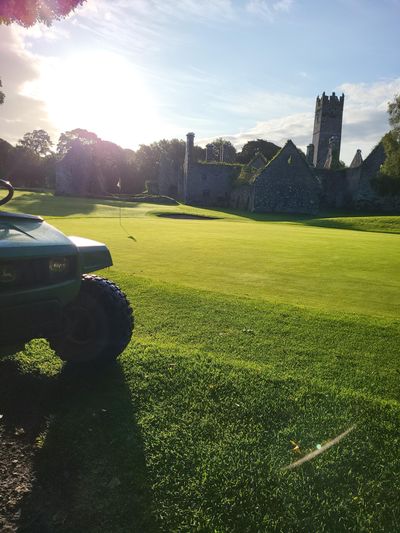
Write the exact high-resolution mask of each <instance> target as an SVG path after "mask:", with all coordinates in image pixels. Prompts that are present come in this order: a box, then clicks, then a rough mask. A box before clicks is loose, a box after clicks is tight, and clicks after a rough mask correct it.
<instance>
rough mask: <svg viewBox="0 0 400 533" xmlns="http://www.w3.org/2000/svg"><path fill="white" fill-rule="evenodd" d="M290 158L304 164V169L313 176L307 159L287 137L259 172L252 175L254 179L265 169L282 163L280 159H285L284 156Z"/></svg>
mask: <svg viewBox="0 0 400 533" xmlns="http://www.w3.org/2000/svg"><path fill="white" fill-rule="evenodd" d="M286 157H287V158H288V160H289V158H291V157H294V158H295V160H296V161H297V163H298V164H300V165H302V166H304V169H305V170H306V171H307V172H308V173H309V174H310V175H311V176H313V177H314V173H313V171H312V169H311V167H310V165H309V164H308V163H307V160H306V158H305V156H304V155H303V154H302V153H301V152H300V150H299V149H298V148H297V146H296V145H295V144H294V142H293V141H292V140H291V139H289V140H287V141H286V144H285V146H283V148H281V149H280V150H279V152H278V153H277V154H276V155H275V157H273V158H272V159H271V161H269V163H268V164H267V165H266V166H265V167H264V168H262V169H260V172H257V174H256V175H255V176H254V180H253V181H256V180H257V178H258V177H259V176H260V175H261V174H262V173H264V172H265V171H266V170H267V169H268V170H270V169H274V168H275V167H278V166H280V165H281V164H282V161H284V160H285V158H286Z"/></svg>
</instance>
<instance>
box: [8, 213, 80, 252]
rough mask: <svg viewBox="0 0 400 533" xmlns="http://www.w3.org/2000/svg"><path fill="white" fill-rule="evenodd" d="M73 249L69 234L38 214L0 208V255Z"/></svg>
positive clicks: (74, 250)
mask: <svg viewBox="0 0 400 533" xmlns="http://www.w3.org/2000/svg"><path fill="white" fill-rule="evenodd" d="M76 253H77V250H76V247H75V245H74V244H73V243H72V242H71V241H70V240H69V239H68V237H66V236H65V235H64V234H63V233H61V232H60V231H58V230H57V229H56V228H54V227H53V226H51V225H50V224H47V223H46V222H44V221H43V220H42V219H41V218H40V217H35V216H32V215H15V214H13V213H4V212H0V259H16V258H23V257H35V256H41V257H43V256H46V255H49V256H52V255H58V254H62V255H64V254H76Z"/></svg>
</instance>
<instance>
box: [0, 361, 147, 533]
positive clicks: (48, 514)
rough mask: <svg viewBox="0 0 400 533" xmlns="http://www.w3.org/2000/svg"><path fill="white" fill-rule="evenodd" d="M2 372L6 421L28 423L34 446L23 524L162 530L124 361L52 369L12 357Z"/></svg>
mask: <svg viewBox="0 0 400 533" xmlns="http://www.w3.org/2000/svg"><path fill="white" fill-rule="evenodd" d="M0 374H1V376H2V377H1V380H0V384H1V385H4V384H5V385H6V386H5V388H4V389H3V387H1V392H0V406H1V412H2V413H3V416H4V427H5V428H6V431H7V433H8V435H10V438H11V437H13V435H14V434H15V431H16V430H17V431H18V432H21V430H22V431H23V439H24V442H25V445H27V446H28V448H29V450H30V460H31V466H30V472H31V474H30V475H31V486H30V490H29V492H28V491H26V494H25V496H24V497H23V499H22V501H20V502H19V504H18V507H19V509H18V512H17V514H16V515H15V516H16V517H17V521H16V522H17V525H18V531H24V532H30V533H31V532H41V533H43V532H44V533H45V532H56V531H57V532H64V531H65V532H66V531H88V532H89V531H115V532H118V531H133V532H134V531H140V532H142V531H143V532H146V531H151V532H153V531H157V527H156V525H155V523H154V521H153V518H152V502H151V495H150V489H149V482H148V479H147V473H146V462H145V455H144V450H143V442H142V437H141V432H140V429H139V427H138V425H137V423H136V418H135V409H134V407H133V405H132V399H131V396H130V392H129V389H128V387H127V385H126V383H125V378H124V374H123V372H122V370H121V368H120V366H119V365H117V364H116V365H115V366H112V367H109V368H107V369H102V370H99V371H93V370H89V369H85V370H83V371H73V370H71V369H69V368H68V367H67V366H64V367H63V369H62V371H61V373H60V374H58V375H57V376H54V377H46V376H43V375H41V374H25V373H23V372H22V371H21V370H20V369H19V368H18V365H17V364H16V363H15V362H14V361H12V360H9V361H4V362H3V363H1V365H0ZM29 450H27V451H29ZM10 469H11V471H12V469H13V466H12V465H11V466H10ZM10 473H11V475H12V472H10Z"/></svg>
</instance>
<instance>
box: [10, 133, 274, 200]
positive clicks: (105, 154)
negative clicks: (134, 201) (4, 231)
mask: <svg viewBox="0 0 400 533" xmlns="http://www.w3.org/2000/svg"><path fill="white" fill-rule="evenodd" d="M215 143H216V144H218V143H226V144H227V145H228V144H229V145H230V146H231V147H232V149H233V150H234V152H235V160H236V161H237V162H240V163H243V164H246V163H248V162H249V161H250V160H251V158H252V157H253V156H254V155H255V154H256V153H257V152H262V153H264V155H265V156H266V157H267V158H268V159H270V158H271V157H273V155H275V153H276V151H277V150H278V147H276V146H275V145H273V143H269V142H267V141H264V140H262V139H258V140H256V141H249V142H248V143H246V144H245V145H244V147H243V149H242V150H241V151H240V152H238V153H236V150H235V149H234V147H233V145H232V144H231V143H230V141H227V140H224V139H221V138H220V139H217V140H216V141H215ZM77 147H79V150H76V148H77ZM70 150H73V151H74V156H75V154H77V155H76V157H81V158H84V157H85V158H86V159H85V161H87V160H89V161H90V164H91V165H92V166H93V170H92V174H93V173H97V175H98V178H99V180H97V183H100V182H101V183H102V190H95V189H96V185H94V190H92V191H90V192H92V193H93V194H96V193H103V192H108V193H117V192H121V193H124V194H137V193H141V192H143V191H145V190H146V189H147V182H156V181H157V180H158V174H159V166H160V162H161V159H162V158H163V157H166V158H168V159H169V160H170V161H172V162H173V163H174V165H175V168H182V165H183V161H184V157H185V142H184V141H183V140H180V139H171V140H168V139H162V140H160V141H157V142H153V143H151V144H148V145H146V144H142V145H140V147H139V148H138V149H137V150H136V151H135V150H131V149H124V148H121V147H120V146H118V145H117V144H115V143H112V142H110V141H104V140H102V139H100V138H99V137H98V136H97V135H96V134H95V133H93V132H90V131H88V130H85V129H82V128H76V129H74V130H70V131H66V132H64V133H62V134H61V135H60V137H59V140H58V142H57V144H56V145H54V143H53V142H52V140H51V138H50V136H49V134H48V133H47V132H46V131H45V130H43V129H40V130H34V131H32V132H28V133H25V135H24V136H23V137H22V138H21V139H20V140H19V141H18V142H17V144H16V145H15V146H12V145H11V144H10V143H8V142H7V141H5V140H3V139H0V176H1V177H7V178H9V179H11V181H12V183H13V184H14V185H15V186H16V187H28V188H49V189H55V188H56V172H57V165H59V164H60V162H61V161H62V159H63V158H64V156H66V155H67V154H68V153H69V152H70ZM88 156H89V159H88ZM194 158H195V160H197V161H201V160H204V159H205V149H203V148H201V147H199V146H195V147H194ZM77 174H78V173H77ZM73 179H74V180H79V179H81V176H80V175H76V176H73ZM95 183H96V182H95Z"/></svg>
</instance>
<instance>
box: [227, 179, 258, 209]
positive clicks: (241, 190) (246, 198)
mask: <svg viewBox="0 0 400 533" xmlns="http://www.w3.org/2000/svg"><path fill="white" fill-rule="evenodd" d="M253 191H254V187H253V185H252V184H244V185H240V186H239V187H235V188H234V189H233V190H232V193H231V197H230V207H232V208H233V209H240V210H241V211H252V209H253Z"/></svg>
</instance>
